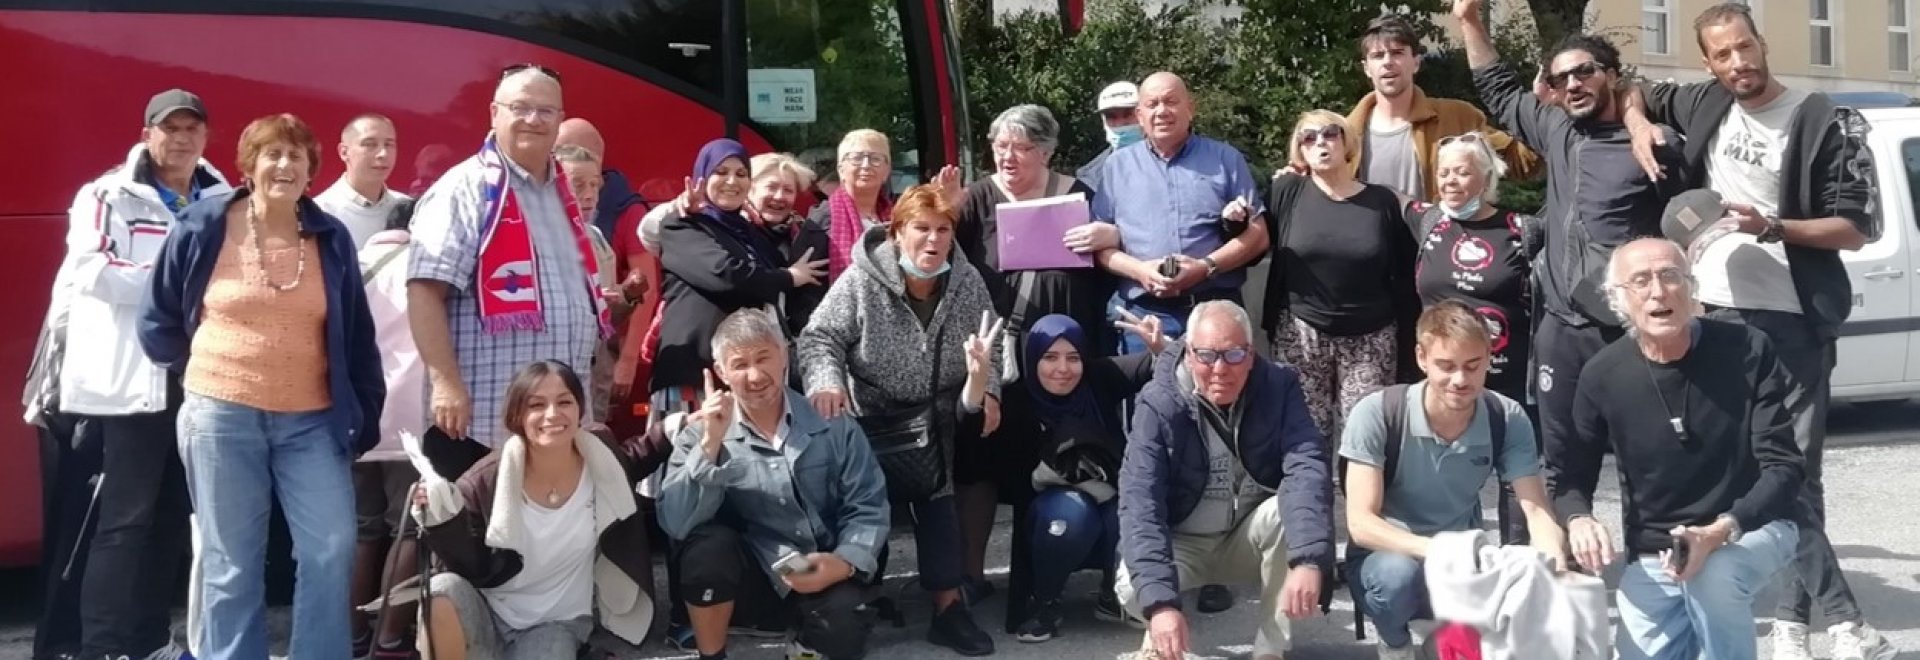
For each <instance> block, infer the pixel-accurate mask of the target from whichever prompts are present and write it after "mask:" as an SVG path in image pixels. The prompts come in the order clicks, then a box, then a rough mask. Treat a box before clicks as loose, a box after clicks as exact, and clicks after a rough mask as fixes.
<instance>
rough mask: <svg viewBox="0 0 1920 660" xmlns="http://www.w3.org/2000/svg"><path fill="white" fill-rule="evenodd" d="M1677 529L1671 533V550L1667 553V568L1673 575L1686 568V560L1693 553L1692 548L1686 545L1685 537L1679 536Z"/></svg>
mask: <svg viewBox="0 0 1920 660" xmlns="http://www.w3.org/2000/svg"><path fill="white" fill-rule="evenodd" d="M1679 531H1680V530H1678V529H1676V530H1674V534H1673V551H1672V552H1669V553H1667V570H1670V571H1673V573H1674V574H1675V575H1678V574H1680V572H1681V571H1684V570H1686V569H1687V560H1688V559H1689V558H1690V555H1691V554H1693V548H1692V547H1690V546H1688V545H1687V537H1685V536H1681V535H1680V534H1679Z"/></svg>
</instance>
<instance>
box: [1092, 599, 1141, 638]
mask: <svg viewBox="0 0 1920 660" xmlns="http://www.w3.org/2000/svg"><path fill="white" fill-rule="evenodd" d="M1093 618H1095V619H1099V620H1101V621H1107V622H1111V623H1124V624H1127V627H1130V628H1133V629H1134V630H1146V629H1147V622H1145V621H1142V620H1140V619H1139V618H1137V617H1135V616H1133V614H1132V613H1130V612H1128V611H1127V608H1124V607H1121V606H1120V597H1119V596H1115V595H1113V592H1112V591H1102V592H1100V594H1099V595H1098V596H1095V597H1094V599H1093Z"/></svg>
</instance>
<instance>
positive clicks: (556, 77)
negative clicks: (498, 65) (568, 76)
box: [500, 62, 560, 82]
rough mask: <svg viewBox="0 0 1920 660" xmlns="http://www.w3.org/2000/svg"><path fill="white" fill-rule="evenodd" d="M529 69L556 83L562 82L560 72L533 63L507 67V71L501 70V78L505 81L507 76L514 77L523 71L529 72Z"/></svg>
mask: <svg viewBox="0 0 1920 660" xmlns="http://www.w3.org/2000/svg"><path fill="white" fill-rule="evenodd" d="M527 69H533V70H535V71H539V72H540V74H541V75H544V76H546V77H548V78H552V79H553V81H554V82H560V72H559V71H555V70H553V69H549V68H547V67H544V66H540V65H538V64H534V63H532V62H524V63H521V64H515V65H513V66H509V67H507V68H505V69H501V70H500V78H501V79H502V80H505V79H506V77H507V76H511V75H513V74H516V73H519V72H521V71H525V70H527Z"/></svg>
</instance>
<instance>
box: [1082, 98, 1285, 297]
mask: <svg viewBox="0 0 1920 660" xmlns="http://www.w3.org/2000/svg"><path fill="white" fill-rule="evenodd" d="M1097 180H1098V181H1099V182H1100V191H1099V192H1100V194H1098V195H1095V196H1094V198H1093V208H1092V211H1093V217H1094V218H1095V219H1096V220H1099V221H1101V222H1110V223H1113V224H1114V225H1115V226H1116V227H1118V228H1119V230H1120V249H1121V250H1122V251H1124V252H1126V253H1127V255H1128V256H1131V257H1133V258H1135V259H1139V260H1142V261H1148V262H1158V261H1159V260H1162V259H1165V258H1167V255H1170V254H1176V253H1178V254H1184V255H1187V256H1189V257H1193V258H1195V259H1199V258H1201V257H1205V256H1207V255H1208V254H1211V253H1212V252H1213V251H1214V250H1217V249H1219V248H1220V246H1221V245H1225V244H1226V242H1227V235H1226V231H1225V228H1223V227H1222V226H1221V219H1220V210H1221V209H1223V208H1226V206H1227V203H1228V202H1231V201H1233V200H1234V199H1237V198H1240V197H1246V198H1247V199H1248V200H1249V201H1251V202H1253V208H1252V210H1251V212H1250V213H1251V215H1250V216H1249V217H1253V216H1257V215H1259V214H1261V213H1265V212H1266V202H1265V201H1263V200H1262V199H1261V198H1260V195H1259V193H1258V192H1257V191H1256V190H1255V189H1254V180H1253V171H1252V170H1251V169H1249V168H1248V167H1247V158H1246V156H1243V155H1241V154H1240V151H1239V150H1237V149H1234V148H1233V147H1230V146H1227V144H1226V143H1224V142H1220V141H1218V140H1214V139H1212V138H1208V137H1205V136H1201V135H1191V136H1188V137H1187V142H1186V144H1184V145H1181V147H1180V151H1178V152H1176V153H1175V154H1174V155H1173V157H1172V158H1161V157H1160V154H1158V153H1156V152H1155V151H1154V150H1153V145H1152V143H1149V142H1138V143H1135V144H1131V145H1128V146H1126V147H1124V148H1121V149H1118V150H1115V151H1114V152H1113V153H1112V155H1110V156H1108V157H1107V158H1106V160H1104V161H1103V162H1101V164H1100V171H1099V176H1098V179H1097ZM1246 279H1247V275H1246V271H1245V270H1244V269H1243V270H1234V271H1231V272H1223V273H1220V274H1219V275H1218V276H1216V277H1214V278H1213V279H1211V280H1208V281H1206V282H1204V283H1202V284H1200V285H1199V286H1196V287H1194V290H1192V291H1189V292H1188V293H1201V292H1203V291H1210V290H1215V289H1232V290H1238V289H1239V288H1240V285H1241V284H1243V283H1245V282H1246ZM1144 293H1145V290H1144V289H1142V288H1141V287H1140V285H1139V283H1137V282H1134V281H1133V280H1130V279H1125V278H1122V279H1121V280H1120V295H1121V296H1122V297H1124V298H1126V299H1128V300H1133V299H1136V298H1139V297H1140V296H1141V295H1143V294H1144Z"/></svg>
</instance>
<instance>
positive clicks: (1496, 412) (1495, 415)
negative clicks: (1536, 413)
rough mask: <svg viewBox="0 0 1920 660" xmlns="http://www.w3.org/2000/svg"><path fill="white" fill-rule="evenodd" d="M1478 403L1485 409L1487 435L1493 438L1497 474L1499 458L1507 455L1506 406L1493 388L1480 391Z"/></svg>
mask: <svg viewBox="0 0 1920 660" xmlns="http://www.w3.org/2000/svg"><path fill="white" fill-rule="evenodd" d="M1480 404H1481V407H1483V408H1486V410H1487V435H1489V436H1491V437H1492V439H1493V465H1494V474H1495V475H1498V474H1499V471H1500V467H1499V466H1500V460H1501V459H1502V458H1503V457H1505V456H1506V455H1507V410H1506V408H1507V407H1506V406H1505V405H1502V404H1501V403H1500V395H1498V394H1494V393H1493V390H1487V391H1485V392H1481V393H1480ZM1496 478H1497V477H1496Z"/></svg>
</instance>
